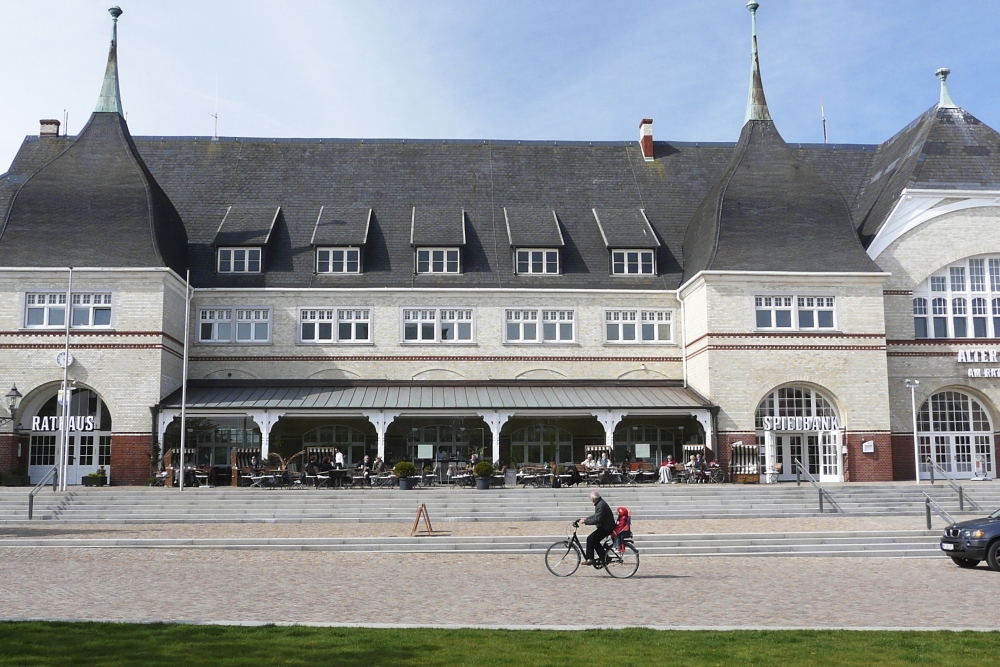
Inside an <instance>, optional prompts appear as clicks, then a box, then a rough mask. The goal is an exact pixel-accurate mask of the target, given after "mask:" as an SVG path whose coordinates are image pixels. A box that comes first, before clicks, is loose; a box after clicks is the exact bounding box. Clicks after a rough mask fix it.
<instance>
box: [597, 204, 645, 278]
mask: <svg viewBox="0 0 1000 667" xmlns="http://www.w3.org/2000/svg"><path fill="white" fill-rule="evenodd" d="M594 219H595V220H596V221H597V228H598V229H600V230H601V236H602V237H603V238H604V244H605V245H606V246H607V248H608V253H609V256H610V259H611V275H613V276H655V275H656V250H657V248H659V247H660V241H659V239H657V238H656V233H655V232H654V231H653V226H652V225H651V224H649V220H648V219H647V218H646V211H645V210H644V209H641V208H602V209H596V208H595V209H594Z"/></svg>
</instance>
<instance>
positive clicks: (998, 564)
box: [941, 510, 1000, 572]
mask: <svg viewBox="0 0 1000 667" xmlns="http://www.w3.org/2000/svg"><path fill="white" fill-rule="evenodd" d="M941 551H943V552H944V553H946V554H947V555H948V556H950V557H951V559H952V560H953V561H955V565H958V566H959V567H975V566H977V565H979V562H980V561H986V564H987V565H989V566H990V569H991V570H993V571H994V572H1000V510H997V511H996V512H994V513H993V514H991V515H989V516H987V517H983V518H982V519H972V520H971V521H962V522H960V523H953V524H952V525H950V526H948V527H947V528H945V529H944V536H943V537H942V538H941Z"/></svg>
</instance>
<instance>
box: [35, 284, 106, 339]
mask: <svg viewBox="0 0 1000 667" xmlns="http://www.w3.org/2000/svg"><path fill="white" fill-rule="evenodd" d="M40 297H41V298H44V299H45V303H44V304H42V303H39V301H38V299H39V298H40ZM70 301H71V303H70V307H68V308H67V306H66V292H64V291H63V292H57V291H53V290H51V289H49V290H25V291H24V292H23V296H22V299H21V302H22V303H23V304H24V307H23V308H22V310H21V322H22V325H21V328H22V329H55V330H58V329H65V328H66V320H65V318H66V317H69V318H70V329H71V330H95V331H107V330H111V329H114V325H115V302H116V301H117V298H116V295H115V292H114V290H88V291H86V292H73V294H72V295H71V296H70ZM98 301H99V302H98ZM37 310H43V311H44V312H43V316H42V317H43V323H42V324H29V319H28V317H29V315H30V314H31V313H30V312H29V311H37ZM52 310H62V312H63V318H64V319H63V320H62V321H61V322H55V323H53V322H52V321H51V315H52ZM84 310H86V311H87V323H86V324H73V321H74V315H75V314H76V312H77V311H84ZM97 310H100V311H107V312H108V316H107V317H108V322H107V324H94V319H95V311H97Z"/></svg>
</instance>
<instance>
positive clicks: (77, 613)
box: [0, 549, 1000, 628]
mask: <svg viewBox="0 0 1000 667" xmlns="http://www.w3.org/2000/svg"><path fill="white" fill-rule="evenodd" d="M0 582H2V583H0V616H2V617H4V618H64V619H104V620H164V621H176V620H188V621H205V622H210V621H214V622H299V623H332V624H341V623H343V624H353V623H372V624H384V623H389V624H392V623H401V624H423V625H439V624H443V625H450V624H457V625H506V626H524V625H580V626H593V625H602V624H610V625H652V626H661V627H662V626H674V627H676V626H711V627H720V626H722V627H732V626H741V627H761V626H766V627H949V628H954V627H976V628H983V627H989V628H998V627H1000V620H998V616H997V615H996V614H995V613H993V612H992V611H990V610H992V609H995V608H996V603H997V602H998V599H1000V595H998V591H1000V573H996V572H992V571H989V570H987V569H986V568H985V567H982V566H980V567H979V568H977V569H976V570H971V571H970V570H960V569H959V568H957V567H955V566H954V565H953V564H952V563H951V561H949V560H948V559H947V558H945V557H943V556H942V557H941V558H931V559H917V560H906V559H873V558H863V559H854V558H745V559H744V558H683V557H678V558H647V559H645V560H643V562H642V565H641V568H640V570H639V573H638V574H637V575H636V577H635V578H634V579H630V580H625V581H620V580H614V579H611V578H610V577H608V576H607V575H606V574H604V573H603V572H598V571H595V570H591V569H589V568H588V569H584V568H581V571H580V572H578V573H577V574H576V575H574V576H572V577H569V578H568V579H558V578H556V577H553V576H552V575H551V574H549V573H548V571H547V570H546V569H545V565H544V563H543V560H542V558H541V557H540V556H507V555H454V554H447V555H436V554H434V555H432V554H343V553H315V552H312V553H289V552H232V551H185V550H163V551H148V550H119V549H111V550H100V551H98V550H88V549H5V550H3V552H2V558H0ZM956 596H957V597H958V599H960V600H961V607H962V609H965V610H968V612H963V613H956V612H955V601H956Z"/></svg>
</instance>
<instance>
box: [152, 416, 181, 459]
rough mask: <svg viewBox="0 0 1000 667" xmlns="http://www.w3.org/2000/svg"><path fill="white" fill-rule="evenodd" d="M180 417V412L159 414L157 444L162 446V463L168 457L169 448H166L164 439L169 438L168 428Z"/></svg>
mask: <svg viewBox="0 0 1000 667" xmlns="http://www.w3.org/2000/svg"><path fill="white" fill-rule="evenodd" d="M179 416H180V411H179V410H161V411H160V414H159V423H158V424H157V431H156V435H157V443H158V444H159V445H160V461H162V460H163V457H164V456H166V455H167V448H166V447H165V446H164V445H165V443H164V442H163V439H164V438H165V437H166V436H167V427H168V426H170V424H172V423H173V421H174V418H175V417H179Z"/></svg>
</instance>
